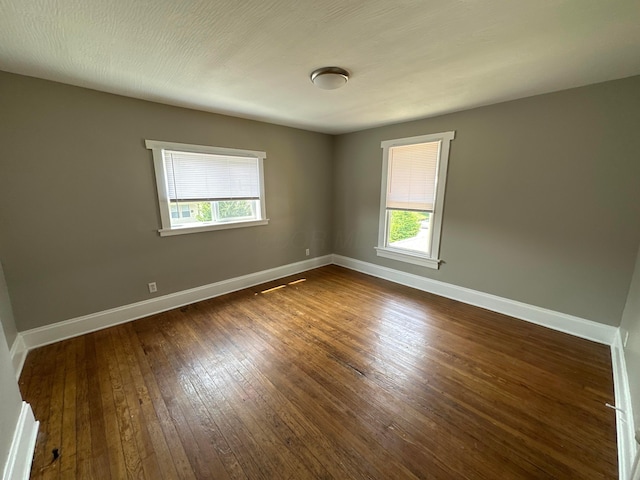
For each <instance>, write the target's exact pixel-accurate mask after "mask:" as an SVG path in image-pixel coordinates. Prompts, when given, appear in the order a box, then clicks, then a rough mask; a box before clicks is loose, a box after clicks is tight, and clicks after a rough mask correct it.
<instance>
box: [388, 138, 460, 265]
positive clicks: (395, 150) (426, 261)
mask: <svg viewBox="0 0 640 480" xmlns="http://www.w3.org/2000/svg"><path fill="white" fill-rule="evenodd" d="M454 137H455V132H443V133H436V134H431V135H421V136H417V137H409V138H400V139H396V140H386V141H384V142H382V143H381V147H382V150H383V162H382V191H381V203H380V223H379V232H378V246H377V247H376V252H377V254H378V256H381V257H386V258H391V259H394V260H400V261H403V262H408V263H414V264H417V265H422V266H425V267H430V268H436V269H437V268H438V267H439V265H440V257H439V254H440V234H441V230H442V211H443V204H444V193H445V186H446V179H447V167H448V163H449V144H450V142H451V140H453V138H454Z"/></svg>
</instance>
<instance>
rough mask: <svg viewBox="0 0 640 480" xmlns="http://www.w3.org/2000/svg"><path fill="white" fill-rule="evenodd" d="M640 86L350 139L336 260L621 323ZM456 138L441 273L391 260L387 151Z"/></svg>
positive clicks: (344, 151)
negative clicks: (423, 140) (397, 144)
mask: <svg viewBox="0 0 640 480" xmlns="http://www.w3.org/2000/svg"><path fill="white" fill-rule="evenodd" d="M639 127H640V77H633V78H628V79H623V80H618V81H612V82H607V83H602V84H597V85H592V86H588V87H584V88H578V89H572V90H567V91H562V92H558V93H553V94H548V95H542V96H537V97H531V98H527V99H523V100H517V101H513V102H507V103H502V104H497V105H492V106H488V107H482V108H477V109H474V110H468V111H464V112H459V113H454V114H450V115H445V116H441V117H436V118H429V119H424V120H419V121H414V122H409V123H403V124H398V125H392V126H386V127H381V128H375V129H370V130H366V131H361V132H356V133H351V134H346V135H341V136H339V137H337V139H336V145H335V164H334V175H335V177H334V182H335V185H334V189H335V198H334V233H335V246H334V252H335V253H338V254H341V255H345V256H348V257H353V258H356V259H359V260H363V261H367V262H371V263H376V264H379V265H383V266H388V267H391V268H396V269H398V270H403V271H407V272H410V273H414V274H418V275H422V276H425V277H430V278H434V279H437V280H442V281H444V282H448V283H452V284H455V285H460V286H463V287H468V288H472V289H476V290H479V291H483V292H488V293H491V294H495V295H499V296H502V297H506V298H509V299H513V300H518V301H522V302H525V303H529V304H532V305H537V306H540V307H544V308H548V309H551V310H555V311H559V312H564V313H567V314H572V315H576V316H579V317H582V318H586V319H590V320H595V321H597V322H602V323H605V324H609V325H615V326H617V325H619V323H620V319H621V316H622V311H623V308H624V304H625V299H626V294H627V291H628V287H629V282H630V279H631V275H632V271H633V265H634V259H635V255H636V252H637V248H638V244H639V243H640V187H639V183H638V182H639V179H640V161H638V154H639V152H640V135H639V134H638V129H639ZM448 130H455V131H456V138H455V140H453V142H452V143H451V155H450V162H449V175H448V183H447V194H446V201H445V213H444V221H443V233H442V243H441V252H440V253H441V258H442V259H443V260H444V262H445V263H444V264H443V265H442V266H441V267H440V270H432V269H428V268H421V267H416V266H413V265H409V264H406V263H402V262H396V261H393V260H388V259H384V258H380V257H377V256H376V254H375V251H374V246H375V245H376V242H377V232H378V216H379V207H380V179H381V165H382V151H381V149H380V142H381V141H382V140H389V139H394V138H401V137H409V136H413V135H420V134H426V133H436V132H443V131H448Z"/></svg>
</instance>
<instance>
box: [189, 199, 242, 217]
mask: <svg viewBox="0 0 640 480" xmlns="http://www.w3.org/2000/svg"><path fill="white" fill-rule="evenodd" d="M216 203H217V205H216V207H217V212H218V214H217V218H218V219H227V218H242V217H251V216H252V215H253V211H252V209H251V200H223V201H220V202H216ZM211 205H212V202H199V203H198V213H196V220H197V221H199V222H210V221H212V220H213V211H212V207H211Z"/></svg>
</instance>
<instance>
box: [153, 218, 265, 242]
mask: <svg viewBox="0 0 640 480" xmlns="http://www.w3.org/2000/svg"><path fill="white" fill-rule="evenodd" d="M268 223H269V219H268V218H267V219H266V220H255V221H251V222H229V223H216V224H212V225H199V226H197V227H174V228H162V229H160V230H158V232H159V233H160V236H161V237H169V236H171V235H184V234H186V233H199V232H211V231H213V230H228V229H230V228H244V227H256V226H258V225H267V224H268Z"/></svg>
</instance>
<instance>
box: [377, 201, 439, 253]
mask: <svg viewBox="0 0 640 480" xmlns="http://www.w3.org/2000/svg"><path fill="white" fill-rule="evenodd" d="M430 224H431V215H430V214H429V212H416V211H411V210H387V246H389V247H393V248H399V249H403V250H413V251H417V252H421V253H425V254H429V249H430V247H431V245H430V243H431V234H430V233H431V232H430V228H429V227H430Z"/></svg>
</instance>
